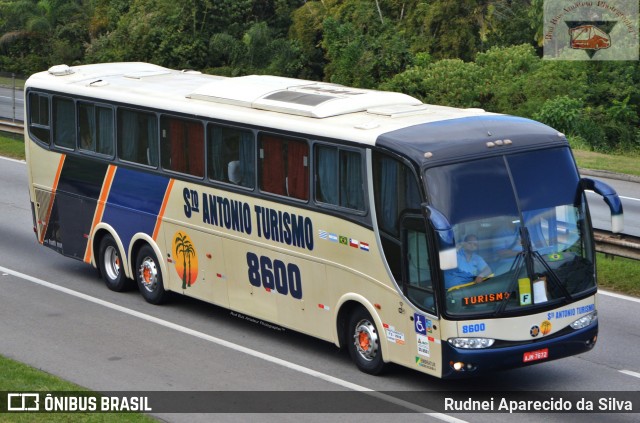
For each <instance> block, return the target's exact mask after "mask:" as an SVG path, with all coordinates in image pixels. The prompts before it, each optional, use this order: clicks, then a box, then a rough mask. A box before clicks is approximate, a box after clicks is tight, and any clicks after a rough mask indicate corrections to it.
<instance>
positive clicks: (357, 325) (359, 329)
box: [347, 307, 385, 375]
mask: <svg viewBox="0 0 640 423" xmlns="http://www.w3.org/2000/svg"><path fill="white" fill-rule="evenodd" d="M347 330H348V333H347V347H348V349H349V355H350V356H351V359H352V360H353V361H354V363H355V364H356V366H357V367H358V369H360V370H361V371H363V372H365V373H369V374H372V375H378V374H380V373H382V372H383V371H384V368H385V362H384V360H383V359H382V346H381V345H380V333H379V332H378V329H377V327H376V324H375V322H374V321H373V318H372V317H371V315H370V314H369V312H368V311H367V310H365V309H364V308H361V307H358V308H357V309H356V310H354V311H353V313H351V316H350V318H349V325H348V329H347Z"/></svg>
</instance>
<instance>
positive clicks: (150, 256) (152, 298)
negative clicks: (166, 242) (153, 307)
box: [135, 244, 167, 304]
mask: <svg viewBox="0 0 640 423" xmlns="http://www.w3.org/2000/svg"><path fill="white" fill-rule="evenodd" d="M135 273H136V282H138V289H139V290H140V294H142V296H143V297H144V299H145V300H146V301H147V302H148V303H151V304H162V303H163V302H165V301H166V299H167V291H165V289H164V285H163V283H162V271H161V270H160V263H159V262H158V258H157V257H156V253H155V252H154V251H153V248H151V247H150V246H149V245H148V244H145V245H144V246H143V247H142V248H140V251H139V252H138V255H137V257H136V269H135Z"/></svg>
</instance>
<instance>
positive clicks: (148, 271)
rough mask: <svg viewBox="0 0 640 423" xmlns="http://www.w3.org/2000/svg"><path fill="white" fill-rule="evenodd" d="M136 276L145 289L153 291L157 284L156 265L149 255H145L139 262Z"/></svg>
mask: <svg viewBox="0 0 640 423" xmlns="http://www.w3.org/2000/svg"><path fill="white" fill-rule="evenodd" d="M138 276H139V278H140V281H141V282H142V285H143V286H144V287H145V288H146V290H147V291H149V292H153V291H154V290H155V288H156V285H157V284H158V267H157V266H156V263H155V262H154V261H153V260H152V259H151V258H150V257H145V259H144V260H142V263H140V268H139V269H138Z"/></svg>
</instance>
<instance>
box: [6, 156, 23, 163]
mask: <svg viewBox="0 0 640 423" xmlns="http://www.w3.org/2000/svg"><path fill="white" fill-rule="evenodd" d="M0 159H2V160H7V161H10V162H14V163H22V164H27V162H26V161H24V160H16V159H10V158H9V157H4V156H0Z"/></svg>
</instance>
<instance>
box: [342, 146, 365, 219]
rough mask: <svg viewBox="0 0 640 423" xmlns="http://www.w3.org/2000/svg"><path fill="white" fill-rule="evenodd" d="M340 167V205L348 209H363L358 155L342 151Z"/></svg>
mask: <svg viewBox="0 0 640 423" xmlns="http://www.w3.org/2000/svg"><path fill="white" fill-rule="evenodd" d="M340 154H341V157H340V160H341V163H342V165H341V168H340V205H341V206H343V207H348V208H350V209H356V210H364V195H363V186H362V166H361V164H360V155H359V154H358V153H355V152H352V151H342V152H341V153H340Z"/></svg>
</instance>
